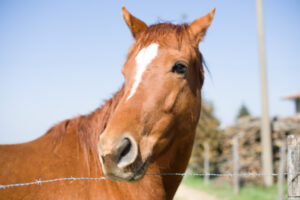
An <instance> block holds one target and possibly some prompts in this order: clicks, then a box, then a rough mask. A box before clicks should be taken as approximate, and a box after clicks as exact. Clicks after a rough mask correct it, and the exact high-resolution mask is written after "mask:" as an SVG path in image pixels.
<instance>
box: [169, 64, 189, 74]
mask: <svg viewBox="0 0 300 200" xmlns="http://www.w3.org/2000/svg"><path fill="white" fill-rule="evenodd" d="M186 71H187V67H186V66H184V65H183V64H181V63H177V64H175V65H174V66H173V67H172V72H175V73H177V74H185V73H186Z"/></svg>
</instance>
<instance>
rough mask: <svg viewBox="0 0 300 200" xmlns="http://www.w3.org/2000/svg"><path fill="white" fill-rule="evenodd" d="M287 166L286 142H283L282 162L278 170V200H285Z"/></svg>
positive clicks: (281, 150)
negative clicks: (285, 172)
mask: <svg viewBox="0 0 300 200" xmlns="http://www.w3.org/2000/svg"><path fill="white" fill-rule="evenodd" d="M285 164H286V140H284V139H283V140H282V142H281V146H280V161H279V168H278V180H277V185H278V200H284V178H285V174H284V171H285Z"/></svg>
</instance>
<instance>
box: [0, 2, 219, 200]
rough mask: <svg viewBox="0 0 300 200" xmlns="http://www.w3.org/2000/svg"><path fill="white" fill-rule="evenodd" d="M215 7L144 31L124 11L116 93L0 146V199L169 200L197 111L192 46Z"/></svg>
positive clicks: (196, 55) (197, 67)
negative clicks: (128, 42)
mask: <svg viewBox="0 0 300 200" xmlns="http://www.w3.org/2000/svg"><path fill="white" fill-rule="evenodd" d="M214 13H215V9H212V10H211V11H210V12H209V13H208V14H206V15H205V16H203V17H200V18H198V19H196V20H194V21H193V22H192V23H190V24H181V25H174V24H171V23H158V24H154V25H151V26H147V25H146V24H145V23H144V22H143V21H142V20H140V19H138V18H136V17H135V16H133V15H132V14H131V13H129V11H128V10H127V9H126V8H125V7H122V15H123V17H124V20H125V22H126V24H127V25H128V27H129V29H130V31H131V33H132V36H133V37H134V43H133V45H132V46H131V48H130V49H129V52H128V55H127V60H126V62H125V64H124V66H123V68H122V73H123V75H124V77H125V81H124V84H123V86H122V88H121V89H120V90H119V91H118V92H117V93H115V95H114V96H113V97H112V98H111V99H109V100H107V101H106V102H105V103H104V105H103V106H101V107H100V108H97V109H96V110H95V111H93V112H92V113H90V114H87V115H81V116H77V117H75V118H72V119H67V120H64V121H62V122H60V123H58V124H57V125H55V126H53V127H52V128H50V129H49V130H48V131H47V132H46V133H45V134H44V135H42V136H41V137H39V138H38V139H36V140H33V141H30V142H26V143H21V144H11V145H0V184H1V185H7V184H14V183H24V182H32V181H36V180H51V179H56V178H64V177H107V178H106V179H105V180H94V181H92V180H74V181H70V180H67V181H53V182H48V183H43V184H40V185H37V184H33V185H27V186H22V187H21V186H20V187H7V188H4V189H3V188H2V189H1V188H0V199H43V200H45V199H72V200H74V199H91V200H94V199H113V200H118V199H126V200H130V199H142V200H143V199H144V200H149V199H166V200H169V199H173V197H174V194H175V192H176V190H177V188H178V186H179V184H180V182H181V180H182V176H166V175H164V174H165V173H172V172H176V173H184V172H185V170H186V168H187V164H188V161H189V158H190V155H191V151H192V146H193V141H194V136H195V129H196V125H197V122H198V120H199V116H200V111H201V88H202V85H203V81H204V69H203V64H202V63H203V58H202V54H201V53H200V51H199V48H198V44H199V42H201V41H202V40H203V38H204V36H205V33H206V31H207V29H208V27H209V26H210V24H211V22H212V19H213V17H214Z"/></svg>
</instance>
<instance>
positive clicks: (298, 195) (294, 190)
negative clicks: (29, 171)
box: [0, 135, 300, 200]
mask: <svg viewBox="0 0 300 200" xmlns="http://www.w3.org/2000/svg"><path fill="white" fill-rule="evenodd" d="M287 167H288V172H282V173H281V172H279V173H272V174H263V173H227V174H221V173H156V174H146V175H145V176H198V177H253V176H257V177H265V176H273V177H276V176H278V177H279V176H286V175H287V176H288V200H292V199H293V200H294V199H300V137H295V136H293V135H291V136H289V137H288V156H287ZM106 179H107V178H106V177H104V176H100V177H66V178H55V179H48V180H41V179H38V180H36V181H31V182H24V183H12V184H0V190H2V189H7V188H13V187H23V186H30V185H41V184H46V183H53V182H63V181H71V182H72V181H82V180H89V181H104V180H106Z"/></svg>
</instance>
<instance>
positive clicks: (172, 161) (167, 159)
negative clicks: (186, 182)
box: [155, 131, 195, 199]
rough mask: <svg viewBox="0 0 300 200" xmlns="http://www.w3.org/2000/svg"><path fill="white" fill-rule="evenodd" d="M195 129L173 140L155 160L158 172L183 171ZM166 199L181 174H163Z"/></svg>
mask: <svg viewBox="0 0 300 200" xmlns="http://www.w3.org/2000/svg"><path fill="white" fill-rule="evenodd" d="M194 136H195V131H191V133H190V135H189V136H188V137H186V138H183V139H182V140H178V141H174V143H173V144H172V146H170V148H169V149H168V151H166V152H164V153H163V155H161V156H160V157H159V158H158V159H157V161H156V162H155V163H156V164H157V165H158V166H159V168H160V173H184V172H185V170H186V168H187V165H188V161H189V158H190V155H191V152H192V147H193V142H194ZM162 180H163V184H164V188H165V191H166V197H167V199H172V198H173V195H174V194H175V192H176V190H177V188H178V186H179V184H180V182H181V180H182V176H177V175H163V176H162Z"/></svg>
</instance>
